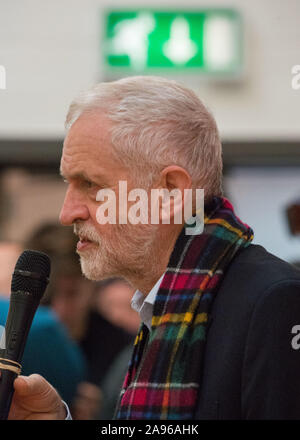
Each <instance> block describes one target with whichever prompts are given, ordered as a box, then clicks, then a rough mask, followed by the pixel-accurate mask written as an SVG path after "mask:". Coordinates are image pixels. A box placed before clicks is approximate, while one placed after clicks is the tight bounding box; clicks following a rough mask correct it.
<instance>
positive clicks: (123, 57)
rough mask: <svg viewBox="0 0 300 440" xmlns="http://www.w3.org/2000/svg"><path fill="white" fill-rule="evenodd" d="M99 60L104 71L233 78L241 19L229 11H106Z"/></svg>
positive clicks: (238, 59) (239, 56) (239, 48)
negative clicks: (227, 75) (178, 72)
mask: <svg viewBox="0 0 300 440" xmlns="http://www.w3.org/2000/svg"><path fill="white" fill-rule="evenodd" d="M105 23H106V25H105V38H104V42H103V55H104V61H105V66H106V69H107V70H109V71H117V70H123V71H124V70H125V71H127V72H132V73H133V72H153V71H157V70H167V71H171V70H183V71H194V70H197V72H203V73H207V74H210V73H236V72H237V71H239V70H240V67H241V63H242V54H241V51H242V43H241V40H242V32H241V18H240V15H239V13H238V12H237V11H235V10H232V9H205V10H201V11H155V10H135V11H128V10H126V11H116V10H114V11H109V12H107V13H106V16H105Z"/></svg>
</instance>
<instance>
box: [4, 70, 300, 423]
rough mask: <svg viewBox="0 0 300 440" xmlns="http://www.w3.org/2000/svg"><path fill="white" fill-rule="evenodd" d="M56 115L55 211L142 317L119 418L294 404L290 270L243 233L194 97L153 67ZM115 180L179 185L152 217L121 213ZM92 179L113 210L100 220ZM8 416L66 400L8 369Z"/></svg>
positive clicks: (228, 413) (295, 314)
mask: <svg viewBox="0 0 300 440" xmlns="http://www.w3.org/2000/svg"><path fill="white" fill-rule="evenodd" d="M67 129H68V132H67V136H66V139H65V142H64V148H63V155H62V160H61V174H62V175H63V177H64V179H65V181H66V183H67V193H66V198H65V202H64V206H63V208H62V211H61V216H60V219H61V222H62V223H63V224H65V225H74V231H75V233H76V234H77V235H78V237H79V242H78V245H77V251H78V253H79V255H80V259H81V266H82V271H83V273H84V274H85V275H86V276H87V277H88V278H90V279H94V280H100V279H104V278H106V277H111V276H121V277H124V278H126V279H127V280H128V281H129V282H130V283H131V284H132V285H133V286H134V287H135V289H136V293H135V295H134V298H133V306H134V307H135V308H136V309H137V310H139V312H140V316H141V320H142V324H141V327H140V330H139V333H138V337H137V338H136V341H135V345H134V350H133V356H132V360H131V363H130V365H129V369H128V373H127V375H126V378H125V381H124V384H123V387H122V390H121V393H120V398H119V401H118V404H117V408H116V418H119V419H253V418H259V419H262V418H299V417H300V381H299V380H298V372H299V368H300V351H299V348H300V344H298V335H297V333H298V332H299V330H300V272H298V271H297V270H296V269H294V268H293V267H292V266H290V265H289V264H287V263H285V262H284V261H282V260H280V259H278V258H276V257H275V256H273V255H271V254H269V253H268V252H267V251H266V250H265V249H264V248H262V247H261V246H258V245H253V244H251V240H252V238H253V233H252V230H251V228H250V227H249V226H248V225H247V224H245V223H243V222H242V221H241V220H240V219H239V218H238V217H237V216H236V215H235V213H234V210H233V207H232V205H231V204H230V202H229V201H228V200H227V199H225V198H223V197H222V185H221V179H222V160H221V143H220V139H219V136H218V131H217V127H216V124H215V121H214V119H213V117H212V116H211V114H210V113H209V112H208V111H207V110H206V108H205V107H204V105H203V104H202V103H201V102H200V100H199V99H198V97H197V96H196V95H195V94H194V93H193V92H192V91H191V90H189V89H187V88H185V87H183V86H181V85H179V84H177V83H176V82H174V81H168V80H166V79H162V78H155V77H132V78H127V79H123V80H120V81H116V82H112V83H102V84H99V85H97V86H96V87H94V88H92V89H91V90H89V91H88V92H87V93H83V94H82V95H81V96H79V98H78V99H76V100H74V101H73V103H72V104H71V106H70V109H69V113H68V116H67ZM120 182H126V183H127V195H128V194H129V192H130V191H131V190H134V189H136V188H142V189H144V190H145V192H146V194H147V195H148V196H150V193H151V190H153V189H165V190H168V191H169V192H170V191H172V190H176V191H177V192H176V194H177V195H176V197H174V198H171V197H169V198H168V197H162V198H161V199H160V203H159V208H158V213H159V222H158V223H155V224H153V223H151V221H149V218H148V222H145V221H141V222H129V221H128V222H125V221H124V218H125V217H126V216H125V217H124V212H125V214H126V213H127V212H128V213H129V210H130V208H132V203H131V202H132V199H130V198H128V206H126V208H125V207H124V198H121V194H120V185H119V183H120ZM197 188H198V189H199V188H203V189H204V197H205V209H204V229H203V231H202V232H201V233H194V234H187V233H186V228H185V226H186V224H185V222H184V220H183V219H182V221H181V222H175V221H174V219H175V215H176V213H177V211H178V209H179V208H182V207H183V208H184V206H185V201H186V200H185V194H186V192H185V190H188V189H190V190H193V191H194V193H195V190H196V189H197ZM103 189H109V190H110V191H112V192H113V193H114V194H115V199H114V200H115V201H116V207H115V208H116V212H117V214H119V216H117V217H118V219H120V218H122V221H117V222H115V223H114V222H109V221H108V222H104V221H100V216H99V207H100V206H103V202H104V199H103V198H102V197H101V196H100V195H99V194H100V191H101V190H103ZM194 193H193V194H194ZM120 200H121V203H120ZM148 200H149V199H148ZM196 202H197V200H195V196H194V195H193V197H192V206H193V213H194V214H195V213H196ZM145 206H148V207H150V202H148V204H147V203H146V204H144V207H145ZM167 212H168V213H169V217H170V218H169V220H170V221H169V222H166V221H163V220H164V219H166V213H167ZM197 212H198V211H197ZM128 217H129V216H128ZM102 220H103V219H102ZM10 418H27V419H29V418H32V419H33V418H37V419H38V418H45V419H46V418H48V419H49V418H53V419H56V418H66V407H65V406H64V404H63V403H62V402H61V399H60V397H59V396H58V394H57V393H56V392H55V390H54V389H53V388H52V387H51V385H50V384H48V383H47V382H46V381H45V380H44V379H43V378H42V377H40V376H36V375H34V376H30V377H28V378H24V377H19V378H18V379H16V381H15V395H14V400H13V404H12V408H11V412H10Z"/></svg>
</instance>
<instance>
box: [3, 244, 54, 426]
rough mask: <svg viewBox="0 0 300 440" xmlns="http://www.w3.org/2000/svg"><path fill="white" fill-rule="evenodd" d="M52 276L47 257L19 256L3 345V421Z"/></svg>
mask: <svg viewBox="0 0 300 440" xmlns="http://www.w3.org/2000/svg"><path fill="white" fill-rule="evenodd" d="M49 275H50V259H49V257H48V255H46V254H44V253H43V252H38V251H32V250H26V251H24V252H23V253H22V254H21V255H20V257H19V259H18V261H17V263H16V266H15V270H14V273H13V276H12V283H11V295H10V304H9V310H8V315H7V320H6V324H5V330H4V333H3V335H2V338H1V341H0V371H1V378H0V420H6V419H7V417H8V413H9V409H10V405H11V401H12V397H13V393H14V388H13V383H14V380H15V378H16V377H17V376H18V375H19V374H20V372H21V365H20V363H21V361H22V357H23V352H24V348H25V344H26V340H27V336H28V333H29V330H30V327H31V323H32V320H33V317H34V314H35V312H36V309H37V307H38V305H39V302H40V300H41V298H42V296H43V294H44V292H45V290H46V287H47V284H48V281H49Z"/></svg>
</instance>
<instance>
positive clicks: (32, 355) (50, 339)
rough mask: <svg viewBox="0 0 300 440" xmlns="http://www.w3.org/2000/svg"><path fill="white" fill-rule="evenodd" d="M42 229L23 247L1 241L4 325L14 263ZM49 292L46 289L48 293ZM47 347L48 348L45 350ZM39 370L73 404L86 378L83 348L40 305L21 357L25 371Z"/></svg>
mask: <svg viewBox="0 0 300 440" xmlns="http://www.w3.org/2000/svg"><path fill="white" fill-rule="evenodd" d="M39 234H40V231H39V230H37V231H35V232H34V233H33V236H32V237H30V238H29V239H28V240H27V242H26V243H25V247H23V246H22V245H21V244H20V243H13V242H9V243H7V242H2V243H0V325H2V326H5V322H6V317H7V314H8V309H9V297H10V292H11V279H12V274H13V271H14V267H15V264H16V262H17V259H18V258H19V256H20V254H21V252H22V251H23V250H24V249H25V248H29V249H32V248H33V247H34V246H37V248H38V249H37V250H40V249H39V246H38V245H37V237H38V236H39ZM47 294H48V292H47V289H46V293H45V295H46V296H47ZM45 347H47V350H45ZM32 373H38V374H41V375H43V376H44V377H45V378H47V380H49V381H51V383H52V384H53V386H54V387H55V388H56V389H57V390H58V391H59V392H60V393H61V396H62V398H63V399H64V400H65V401H66V402H68V403H69V404H70V405H71V404H72V400H73V399H74V397H75V394H76V389H77V386H78V384H79V383H80V382H82V381H83V380H84V379H85V376H86V364H85V360H84V357H83V355H82V353H81V352H80V349H79V348H78V347H77V345H76V344H75V343H74V342H73V341H72V340H71V338H70V337H69V336H68V334H67V332H66V329H65V328H64V326H63V325H62V324H61V322H60V321H59V320H58V318H57V317H56V315H55V314H54V313H53V312H52V311H51V310H50V309H49V307H46V306H43V305H40V306H39V307H38V309H37V311H36V314H35V316H34V319H33V322H32V326H31V328H30V331H29V335H28V340H27V343H26V346H25V350H24V354H23V360H22V374H25V375H29V374H32Z"/></svg>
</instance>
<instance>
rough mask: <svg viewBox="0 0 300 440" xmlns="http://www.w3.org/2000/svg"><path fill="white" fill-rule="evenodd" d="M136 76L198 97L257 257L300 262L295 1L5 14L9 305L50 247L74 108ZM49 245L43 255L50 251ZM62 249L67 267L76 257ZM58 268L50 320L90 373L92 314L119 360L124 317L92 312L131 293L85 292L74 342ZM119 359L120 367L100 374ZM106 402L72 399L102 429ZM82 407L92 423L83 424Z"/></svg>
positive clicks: (38, 7) (299, 33)
mask: <svg viewBox="0 0 300 440" xmlns="http://www.w3.org/2000/svg"><path fill="white" fill-rule="evenodd" d="M136 74H146V75H148V74H157V75H161V76H166V77H168V78H172V79H177V80H179V81H181V82H182V83H184V84H186V85H187V86H189V87H191V88H192V89H193V90H195V91H196V93H197V94H198V95H199V97H200V98H201V99H202V100H203V101H204V103H205V104H206V105H207V106H208V108H209V109H210V110H211V111H212V112H213V114H214V116H215V118H216V120H217V124H218V126H219V130H220V133H221V137H222V141H223V157H224V188H225V195H226V196H227V197H228V198H229V199H230V200H231V201H232V202H233V204H234V206H235V207H236V213H237V214H238V215H239V216H240V217H241V218H242V219H244V220H245V221H246V222H247V223H248V224H249V225H251V227H252V228H253V229H254V232H255V238H254V243H259V244H261V245H263V246H264V247H266V248H267V250H268V251H269V252H272V253H274V254H275V255H277V256H279V257H280V258H283V259H285V260H287V261H289V262H292V263H296V264H298V262H299V261H300V238H299V233H300V75H299V74H300V2H299V1H298V0H286V1H285V2H282V1H281V0H253V1H252V2H246V1H243V0H231V1H227V0H218V1H215V0H209V2H208V1H206V2H205V1H202V0H185V1H182V2H180V1H179V0H177V1H176V2H175V1H170V0H159V1H158V0H152V1H151V2H146V1H144V0H143V1H141V0H139V1H138V0H131V1H128V2H127V1H124V0H122V1H121V0H120V1H115V0H85V1H83V0H52V1H51V2H41V1H38V0H23V1H22V2H21V1H18V0H10V1H9V2H7V1H6V2H5V1H3V0H0V263H1V270H0V292H2V293H3V294H8V292H9V283H10V276H11V270H12V268H13V266H14V263H15V260H16V258H17V256H18V255H19V252H20V249H23V248H24V246H25V244H28V240H29V239H34V237H35V236H36V234H37V236H38V237H41V236H43V234H44V233H46V236H47V233H48V236H47V237H48V238H49V237H50V238H49V240H50V242H51V240H52V239H51V234H52V233H54V236H56V235H55V234H57V233H58V232H57V230H56V229H55V228H56V227H58V225H57V224H56V223H57V219H58V214H59V211H60V207H61V205H62V202H63V198H64V191H65V186H64V184H63V183H62V181H61V178H60V177H59V175H58V169H59V160H60V155H61V149H62V142H63V138H64V118H65V115H66V112H67V109H68V106H69V103H70V101H71V100H72V99H73V97H74V96H75V95H77V94H78V92H79V91H81V90H83V89H86V88H87V87H89V86H91V85H92V84H94V83H95V82H99V81H110V80H113V79H117V78H120V77H123V76H129V75H136ZM43 228H44V229H43ZM47 228H48V229H47ZM49 228H50V229H49ZM51 228H52V229H51ZM53 228H54V229H53ZM45 231H46V232H45ZM47 231H48V232H47ZM49 231H50V232H49ZM51 231H52V232H51ZM53 231H54V232H53ZM59 233H60V232H59ZM49 234H50V235H49ZM43 240H44V239H43ZM43 240H42V241H39V246H40V249H41V250H43V249H44V250H45V249H47V246H48V244H49V240H48V241H47V240H46V241H43ZM62 240H63V239H62ZM68 240H69V239H68ZM70 240H71V239H70ZM68 243H69V244H68V245H66V246H67V247H68V246H69V247H68V250H66V249H64V252H63V255H64V258H65V257H66V255H69V254H70V255H72V249H73V248H72V244H71V241H69V242H68ZM70 249H71V250H70ZM50 251H51V250H50ZM53 258H57V264H56V266H55V267H57V271H56V272H55V274H56V275H55V283H56V282H57V284H55V285H54V287H53V289H52V291H53V292H54V293H53V294H52V296H51V295H49V296H51V298H48V303H47V304H45V306H47V307H49V306H50V307H51V309H52V310H54V311H55V313H56V316H58V317H59V320H60V322H62V323H63V324H64V326H65V328H66V329H67V334H68V335H69V336H70V338H71V339H72V340H73V341H75V342H76V343H77V344H78V345H79V346H80V345H81V349H82V350H83V357H84V359H85V361H86V360H87V362H90V359H89V352H88V347H89V346H90V345H92V344H93V343H92V342H86V344H85V345H84V343H83V341H84V335H87V334H88V333H87V332H86V328H92V327H93V326H95V328H97V325H98V324H99V323H98V324H95V322H96V321H97V319H96V320H94V318H93V319H92V318H91V321H88V322H89V323H90V327H89V325H87V324H86V322H87V321H86V319H87V318H86V316H90V315H91V313H90V312H91V310H92V312H93V314H94V315H95V313H99V316H100V315H101V316H102V317H103V316H104V318H105V319H106V320H107V321H108V322H109V323H110V325H111V326H115V328H117V330H116V332H117V331H119V330H120V331H121V333H122V332H123V333H122V338H123V339H122V341H123V342H122V344H121V345H120V347H119V349H118V353H119V352H121V351H122V350H121V349H125V351H126V350H127V343H128V341H129V340H131V339H130V338H131V337H132V335H133V334H134V332H135V329H136V326H137V325H138V323H137V322H136V321H135V320H134V318H133V317H132V316H130V313H129V312H128V320H127V321H126V323H123V324H122V326H120V325H119V324H120V323H119V322H118V320H117V324H118V325H116V321H114V319H113V318H112V317H111V316H108V315H107V316H106V313H107V310H112V308H113V306H111V305H110V306H105V304H104V305H103V304H102V305H101V306H100V303H99V301H98V298H99V295H98V293H99V291H100V290H102V289H106V294H107V295H106V296H105V295H103V298H106V297H107V298H110V299H109V301H110V300H111V301H113V298H114V294H115V293H114V292H115V289H117V288H118V289H121V288H122V289H121V290H122V292H123V293H124V297H126V295H127V294H128V295H132V292H129V287H128V286H126V285H121V281H120V282H118V280H114V281H112V285H110V286H106V287H105V286H100V285H99V286H97V288H95V286H93V288H92V287H91V286H88V285H86V286H81V287H82V291H84V292H85V299H86V302H83V303H80V302H79V303H78V304H79V305H78V307H77V310H75V309H76V307H75V302H74V301H73V302H71V303H72V304H73V305H74V310H73V312H72V311H71V315H72V313H73V315H72V316H73V318H74V317H75V316H78V315H76V313H79V312H78V310H79V311H81V312H82V316H81V318H80V319H79V318H78V319H79V320H78V321H77V322H82V327H80V328H79V329H74V327H73V323H72V316H71V317H70V316H69V315H70V313H69V314H68V313H67V312H66V311H68V312H70V309H69V308H68V306H67V304H68V303H67V302H66V301H68V300H70V298H72V295H73V298H74V297H75V296H76V295H79V296H80V294H79V293H78V290H80V288H79V285H78V283H77V282H76V283H77V284H76V286H77V290H76V292H75V291H74V288H73V287H74V282H73V284H72V282H71V284H70V283H69V284H68V280H66V279H63V277H62V274H61V273H60V271H59V266H60V265H59V261H60V260H59V259H60V258H61V255H58V256H57V255H56V256H53ZM72 258H73V256H70V261H71V259H72ZM77 263H78V262H76V263H74V261H72V263H70V265H69V267H70V271H69V274H68V276H69V277H75V279H77V278H78V277H80V274H79V275H78V273H77V272H76V271H77V270H78V268H76V269H74V267H75V266H76V264H77ZM71 267H72V269H71ZM10 268H11V269H10ZM63 275H64V276H65V275H66V274H63ZM76 277H77V278H76ZM53 284H54V281H53ZM70 285H71V287H70ZM72 286H73V287H72ZM107 288H109V290H107ZM72 289H73V290H72ZM87 291H88V292H89V293H88V294H87V293H86V292H87ZM58 292H61V297H60V296H59V293H58ZM97 292H98V293H97ZM110 295H111V297H110ZM87 298H88V299H89V300H88V301H87ZM126 301H127V300H126ZM110 304H112V303H110ZM66 306H67V307H66ZM98 321H99V320H98ZM98 321H97V322H98ZM99 322H100V321H99ZM106 324H107V323H106ZM101 325H104V324H103V322H102V324H101ZM99 326H100V324H99ZM121 327H122V328H121ZM93 328H94V327H93ZM121 333H120V334H121ZM116 334H117V333H116ZM120 337H121V336H120ZM117 339H118V340H120V338H119V337H117ZM92 340H93V336H91V339H90V340H89V341H92ZM104 345H105V344H104ZM103 350H106V351H107V350H108V349H107V348H103ZM123 356H124V355H123ZM126 356H128V355H125V357H126ZM114 358H117V355H116V353H114V355H113V356H112V355H111V357H110V358H109V360H108V361H107V362H108V364H109V362H112V361H113V359H114ZM93 362H97V360H93V361H92V363H93ZM123 363H124V361H123ZM122 365H123V364H122ZM121 368H122V367H121ZM104 373H105V372H103V375H104ZM102 379H103V378H102V377H94V376H93V373H91V370H89V369H88V373H87V376H85V379H84V380H85V381H87V382H84V381H83V376H82V377H81V379H80V381H81V382H80V381H79V379H78V381H79V382H80V383H89V384H91V383H92V384H96V385H99V384H100V382H101V380H102ZM82 381H83V382H82ZM100 388H101V390H102V391H101V392H99V393H98V391H97V390H96V392H95V389H93V388H88V386H87V387H85V388H84V386H83V387H82V386H81V388H80V387H79V388H78V390H79V391H78V392H77V400H76V402H77V403H76V405H77V410H78V414H79V415H78V418H93V417H100V415H99V405H100V404H99V402H100V400H101V395H102V394H101V393H103V392H104V391H103V390H105V386H103V387H102V385H101V387H100ZM86 395H88V397H87V399H88V401H89V402H90V408H92V409H91V410H90V412H88V411H87V413H84V411H85V409H86V408H87V406H86V402H87V401H86V400H84V399H85V398H86ZM102 398H103V396H102ZM80 399H81V400H80ZM82 399H83V400H82ZM74 401H75V400H74ZM95 402H96V403H95ZM76 405H75V404H74V406H76ZM93 405H94V406H93ZM100 406H101V405H100ZM96 407H97V408H98V412H97V411H96V410H95V408H96ZM107 416H109V415H107Z"/></svg>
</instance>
